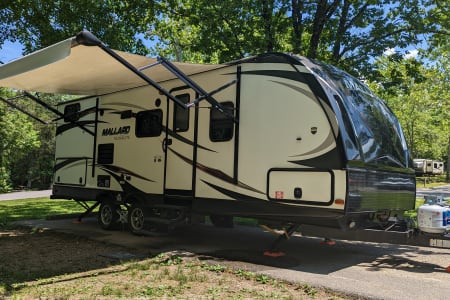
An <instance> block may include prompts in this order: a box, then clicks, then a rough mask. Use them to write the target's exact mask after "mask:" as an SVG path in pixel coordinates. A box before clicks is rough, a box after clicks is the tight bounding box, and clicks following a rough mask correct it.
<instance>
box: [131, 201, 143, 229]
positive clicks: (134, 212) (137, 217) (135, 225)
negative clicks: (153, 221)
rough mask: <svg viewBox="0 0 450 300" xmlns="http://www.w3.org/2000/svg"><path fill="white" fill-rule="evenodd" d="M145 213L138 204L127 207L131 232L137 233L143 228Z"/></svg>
mask: <svg viewBox="0 0 450 300" xmlns="http://www.w3.org/2000/svg"><path fill="white" fill-rule="evenodd" d="M144 222H145V214H144V209H143V208H142V206H140V205H132V206H131V207H130V208H129V209H128V226H129V227H130V230H131V231H132V232H133V233H137V232H139V231H141V230H142V229H144Z"/></svg>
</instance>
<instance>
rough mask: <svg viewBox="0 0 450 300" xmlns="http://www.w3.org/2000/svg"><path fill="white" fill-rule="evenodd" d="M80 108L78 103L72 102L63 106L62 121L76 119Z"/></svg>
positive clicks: (78, 117) (78, 116) (73, 120)
mask: <svg viewBox="0 0 450 300" xmlns="http://www.w3.org/2000/svg"><path fill="white" fill-rule="evenodd" d="M80 110H81V107H80V103H73V104H69V105H67V106H66V107H64V122H75V121H78V120H79V119H80V115H79V114H78V112H79V111H80Z"/></svg>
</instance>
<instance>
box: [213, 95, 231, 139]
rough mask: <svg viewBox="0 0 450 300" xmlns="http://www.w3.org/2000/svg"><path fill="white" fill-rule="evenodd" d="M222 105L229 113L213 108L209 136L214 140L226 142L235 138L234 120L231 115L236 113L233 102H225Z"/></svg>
mask: <svg viewBox="0 0 450 300" xmlns="http://www.w3.org/2000/svg"><path fill="white" fill-rule="evenodd" d="M221 105H222V107H223V108H224V110H225V111H226V112H227V113H223V112H221V111H219V110H218V109H216V108H211V114H210V127H209V138H210V139H211V141H213V142H225V141H229V140H231V139H232V138H233V129H234V122H233V119H232V118H231V117H230V115H231V116H233V115H234V105H233V103H232V102H223V103H221Z"/></svg>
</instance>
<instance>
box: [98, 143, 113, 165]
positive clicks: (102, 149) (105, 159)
mask: <svg viewBox="0 0 450 300" xmlns="http://www.w3.org/2000/svg"><path fill="white" fill-rule="evenodd" d="M113 162H114V144H99V145H98V158H97V163H99V164H112V163H113Z"/></svg>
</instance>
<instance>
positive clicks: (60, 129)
mask: <svg viewBox="0 0 450 300" xmlns="http://www.w3.org/2000/svg"><path fill="white" fill-rule="evenodd" d="M98 122H99V123H105V122H103V121H98ZM77 124H79V125H82V126H85V127H87V128H88V127H91V128H92V127H94V126H92V125H95V120H92V121H77V122H76V123H67V124H63V125H61V126H58V128H56V135H59V134H61V133H63V132H66V131H67V130H70V129H72V128H75V127H79V126H78V125H77Z"/></svg>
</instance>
